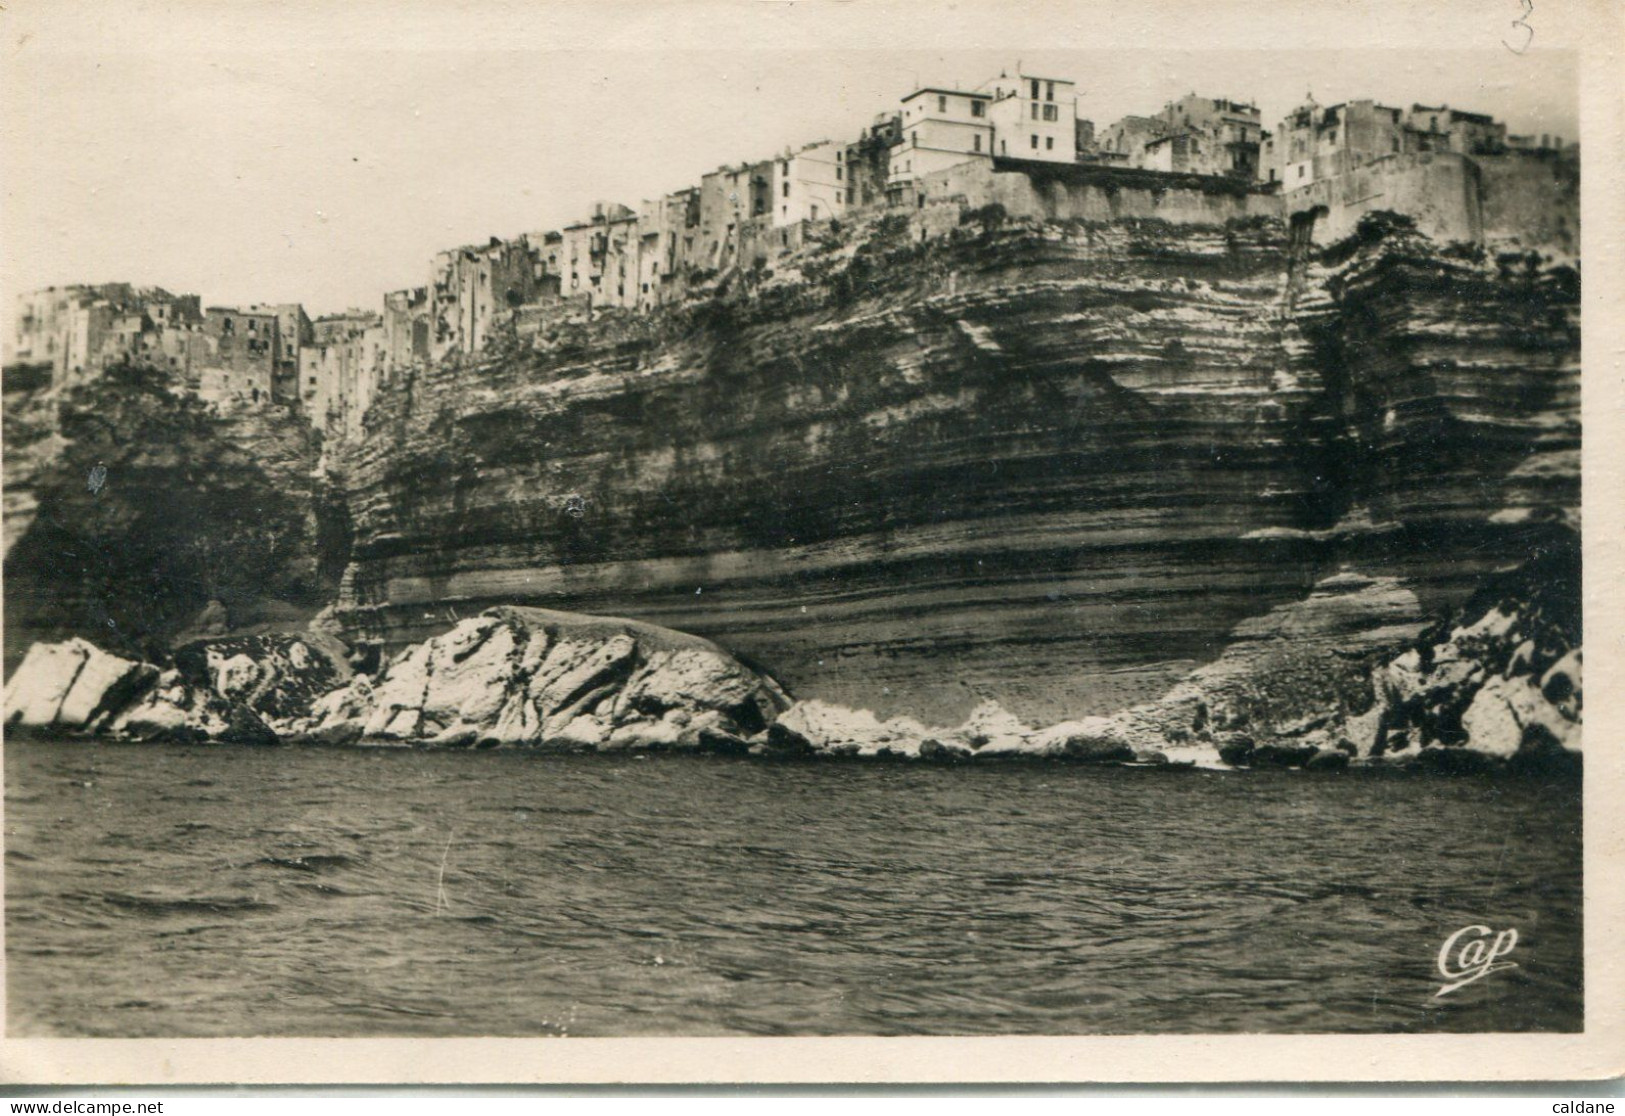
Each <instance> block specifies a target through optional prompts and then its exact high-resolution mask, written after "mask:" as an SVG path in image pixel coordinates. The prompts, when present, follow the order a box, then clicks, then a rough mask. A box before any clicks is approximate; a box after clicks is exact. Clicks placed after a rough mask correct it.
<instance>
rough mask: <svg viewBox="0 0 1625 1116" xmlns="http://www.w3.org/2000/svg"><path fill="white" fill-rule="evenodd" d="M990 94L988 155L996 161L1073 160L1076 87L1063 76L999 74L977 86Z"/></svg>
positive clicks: (1076, 138)
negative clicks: (992, 148)
mask: <svg viewBox="0 0 1625 1116" xmlns="http://www.w3.org/2000/svg"><path fill="white" fill-rule="evenodd" d="M981 91H982V92H984V93H988V94H990V95H991V96H992V103H991V104H990V105H989V106H988V110H987V111H988V116H989V118H990V120H991V122H992V124H993V141H994V143H995V144H996V145H997V149H996V150H995V151H994V152H993V154H994V155H996V156H997V157H999V158H1001V159H1038V160H1041V161H1043V162H1046V163H1075V162H1077V161H1078V95H1077V86H1076V85H1075V84H1074V83H1073V82H1070V81H1066V80H1065V79H1063V78H1044V77H1034V76H1032V75H1031V74H1017V76H1015V77H1006V76H1005V75H1003V74H1000V75H999V76H998V77H996V78H994V79H993V80H992V81H990V82H987V83H986V84H985V85H983V86H982V89H981Z"/></svg>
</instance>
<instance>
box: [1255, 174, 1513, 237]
mask: <svg viewBox="0 0 1625 1116" xmlns="http://www.w3.org/2000/svg"><path fill="white" fill-rule="evenodd" d="M1479 193H1480V186H1479V170H1478V167H1477V166H1476V165H1475V164H1474V162H1473V160H1471V159H1469V158H1467V157H1466V156H1465V155H1457V154H1453V153H1428V154H1414V155H1393V156H1389V157H1387V158H1384V159H1380V160H1378V161H1376V162H1374V163H1368V164H1366V165H1365V166H1361V167H1355V168H1354V169H1353V170H1351V171H1349V172H1348V173H1347V174H1344V175H1340V176H1338V177H1336V178H1328V179H1323V180H1321V181H1319V182H1316V183H1314V184H1313V185H1311V186H1305V187H1304V188H1303V189H1300V190H1293V191H1291V192H1289V193H1287V194H1285V195H1283V197H1284V199H1285V203H1286V212H1287V215H1288V216H1289V217H1291V216H1293V215H1296V214H1299V213H1309V212H1313V211H1315V210H1316V209H1323V210H1324V211H1325V212H1324V214H1323V215H1321V216H1320V217H1319V219H1318V220H1316V221H1315V225H1314V240H1315V242H1316V243H1317V244H1329V243H1332V242H1333V241H1337V240H1342V239H1343V238H1344V237H1346V236H1348V235H1349V234H1351V233H1352V232H1354V229H1355V226H1357V225H1358V224H1359V223H1360V218H1361V217H1362V216H1364V215H1365V214H1367V213H1370V212H1373V211H1375V210H1387V211H1389V212H1393V213H1403V214H1406V215H1407V216H1409V217H1411V218H1412V219H1413V220H1415V222H1416V227H1417V228H1418V229H1419V230H1420V231H1422V232H1423V233H1425V234H1427V235H1428V236H1430V237H1432V238H1433V239H1434V240H1437V241H1439V242H1441V243H1450V242H1452V241H1472V242H1477V241H1480V240H1482V239H1483V235H1484V225H1483V218H1482V214H1481V208H1480V204H1479Z"/></svg>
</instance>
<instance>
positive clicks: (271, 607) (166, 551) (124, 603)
mask: <svg viewBox="0 0 1625 1116" xmlns="http://www.w3.org/2000/svg"><path fill="white" fill-rule="evenodd" d="M5 413H6V454H5V489H6V502H7V506H6V555H5V605H6V609H5V611H6V624H5V636H6V640H5V656H6V665H7V667H8V670H9V668H12V667H15V665H16V664H17V663H18V662H19V661H20V659H21V657H22V654H23V652H24V651H25V650H26V649H27V648H28V646H29V645H30V644H31V643H34V642H39V641H47V642H51V641H60V640H62V639H63V638H65V637H68V636H79V637H82V638H85V639H88V640H91V641H92V642H94V643H96V644H97V645H98V646H102V647H106V648H108V649H109V650H111V651H114V652H116V653H119V654H122V655H126V656H131V657H134V658H142V659H152V660H157V659H161V658H163V657H164V656H166V655H167V654H168V652H169V650H170V646H171V642H172V640H173V639H174V637H175V636H176V635H177V634H178V633H180V632H181V631H182V630H183V629H185V628H186V627H187V626H188V625H189V623H190V622H191V621H192V620H193V618H194V617H199V616H200V615H202V614H205V611H206V610H207V614H208V619H209V620H210V621H211V622H214V621H218V620H219V618H220V615H221V613H226V614H229V615H230V616H231V617H232V619H233V620H234V621H235V622H236V623H237V626H238V628H239V629H246V630H255V629H263V628H266V627H276V626H279V625H280V626H283V627H287V628H299V627H302V626H303V625H304V623H305V621H306V620H308V619H309V617H310V616H311V615H312V614H313V613H314V612H315V611H316V610H317V609H318V608H320V607H321V605H322V604H323V603H325V601H326V600H327V599H328V598H330V596H331V595H332V594H333V593H335V592H336V591H337V587H338V586H337V574H338V569H335V568H333V566H334V560H335V559H336V563H337V565H338V567H339V568H342V562H343V558H344V554H345V551H344V547H343V540H342V539H333V538H331V537H329V536H330V535H331V534H332V530H331V528H330V525H329V524H330V520H332V519H333V518H334V517H333V515H332V513H331V507H330V501H329V499H328V495H327V494H325V493H324V491H323V490H322V488H321V485H320V483H319V482H318V481H317V480H315V479H314V478H313V475H312V473H313V470H314V468H315V466H316V462H317V450H318V446H317V442H316V439H315V436H314V435H313V434H312V433H311V431H310V429H309V426H308V425H307V424H306V422H305V421H304V420H303V418H302V417H301V416H299V415H296V414H294V413H291V412H289V411H286V410H282V409H280V408H264V409H255V410H242V411H235V412H230V413H225V414H219V413H215V412H213V411H211V410H210V409H209V408H208V407H206V406H204V405H203V404H202V403H200V402H198V401H197V400H196V399H194V398H190V397H188V396H187V395H186V394H185V393H184V392H183V391H182V390H181V389H180V385H178V384H176V383H174V382H173V381H172V380H171V379H170V378H169V375H168V373H167V372H165V371H162V370H159V369H155V368H146V367H123V366H116V367H113V368H110V369H108V370H107V371H105V372H104V373H103V374H102V375H101V376H100V377H99V378H97V379H95V380H93V381H90V382H88V383H85V384H82V385H78V386H74V387H71V388H67V389H61V390H50V391H44V392H39V393H32V394H28V395H22V394H8V395H7V397H6V407H5ZM14 435H16V437H15V439H14ZM340 518H341V519H342V517H340ZM324 553H327V558H326V559H325V560H324ZM211 602H215V603H216V604H218V605H219V607H218V608H214V607H211Z"/></svg>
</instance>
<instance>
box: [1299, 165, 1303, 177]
mask: <svg viewBox="0 0 1625 1116" xmlns="http://www.w3.org/2000/svg"><path fill="white" fill-rule="evenodd" d="M1298 177H1299V178H1302V177H1303V164H1301V163H1300V164H1299V165H1298Z"/></svg>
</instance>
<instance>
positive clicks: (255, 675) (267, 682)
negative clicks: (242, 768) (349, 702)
mask: <svg viewBox="0 0 1625 1116" xmlns="http://www.w3.org/2000/svg"><path fill="white" fill-rule="evenodd" d="M175 663H176V666H177V667H179V668H180V669H181V670H182V671H183V672H184V673H185V674H186V675H187V677H188V678H189V679H191V680H192V681H193V682H196V683H203V684H207V685H208V686H210V687H211V688H212V689H213V690H214V692H215V693H217V694H219V695H220V696H221V697H223V698H225V699H226V700H227V701H231V702H239V703H241V704H243V705H244V706H246V707H247V708H248V709H250V710H252V711H253V713H254V714H255V716H256V717H258V718H259V719H260V720H261V721H263V722H264V723H265V724H266V725H267V726H269V727H270V728H271V729H273V730H274V731H276V732H277V733H279V734H285V735H296V734H303V733H305V732H307V731H308V730H310V729H311V728H313V727H314V724H315V719H314V717H313V716H312V710H313V707H314V706H315V705H316V703H318V702H319V701H320V699H321V698H322V697H323V696H324V695H326V694H328V693H330V692H331V691H332V690H334V689H335V688H337V687H340V686H343V685H344V684H345V683H346V682H347V681H349V680H350V678H351V671H350V666H349V664H348V662H347V661H346V652H345V650H344V647H343V645H342V644H339V643H338V642H337V641H336V640H334V639H332V638H331V637H330V636H326V635H323V634H321V633H315V632H309V633H303V634H277V635H251V636H226V637H222V638H218V639H199V640H193V641H192V642H190V643H186V644H184V645H182V646H181V647H179V648H177V649H176V651H175Z"/></svg>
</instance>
